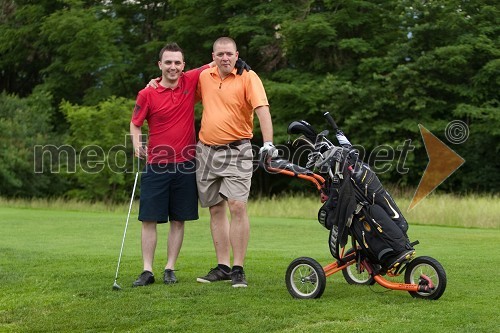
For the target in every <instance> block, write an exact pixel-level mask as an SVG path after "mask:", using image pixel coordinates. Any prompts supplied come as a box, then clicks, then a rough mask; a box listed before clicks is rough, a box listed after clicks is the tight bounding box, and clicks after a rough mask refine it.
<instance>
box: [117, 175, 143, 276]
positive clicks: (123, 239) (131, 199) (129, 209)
mask: <svg viewBox="0 0 500 333" xmlns="http://www.w3.org/2000/svg"><path fill="white" fill-rule="evenodd" d="M138 177H139V169H138V170H137V172H136V173H135V180H134V188H133V189H132V196H131V197H130V205H129V206H128V214H127V222H126V223H125V230H124V231H123V238H122V246H121V248H120V256H119V257H118V264H117V266H116V274H115V283H116V280H117V279H118V270H119V269H120V262H121V260H122V253H123V244H124V243H125V236H126V235H127V227H128V221H129V219H130V211H131V210H132V203H133V202H134V196H135V188H136V186H137V178H138Z"/></svg>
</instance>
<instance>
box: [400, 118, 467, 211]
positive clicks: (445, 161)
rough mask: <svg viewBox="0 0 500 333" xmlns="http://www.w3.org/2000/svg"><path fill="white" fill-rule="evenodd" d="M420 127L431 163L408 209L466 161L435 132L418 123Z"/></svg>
mask: <svg viewBox="0 0 500 333" xmlns="http://www.w3.org/2000/svg"><path fill="white" fill-rule="evenodd" d="M418 127H419V128H420V134H421V135H422V139H423V140H424V145H425V150H426V151H427V156H428V157H429V163H428V164H427V167H426V168H425V171H424V175H423V176H422V179H420V183H419V184H418V187H417V190H416V191H415V195H414V196H413V199H412V200H411V203H410V207H409V208H408V211H410V210H412V209H413V208H414V207H415V206H416V205H417V204H418V203H419V202H420V201H422V200H423V199H424V198H425V197H426V196H428V195H429V194H430V193H431V192H432V191H434V189H436V187H438V186H439V185H440V184H441V183H442V182H444V181H445V179H446V178H448V177H449V176H451V174H452V173H454V172H455V170H457V169H458V168H460V166H461V165H462V164H464V162H465V160H464V159H463V158H462V157H461V156H460V155H458V154H457V153H455V152H454V151H453V150H452V149H450V148H449V147H448V146H447V145H445V144H444V143H443V142H442V141H441V140H439V139H438V138H437V137H435V136H434V134H432V133H431V132H430V131H429V130H428V129H426V128H425V127H424V126H422V125H421V124H418Z"/></svg>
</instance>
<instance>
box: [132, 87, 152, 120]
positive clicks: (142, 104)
mask: <svg viewBox="0 0 500 333" xmlns="http://www.w3.org/2000/svg"><path fill="white" fill-rule="evenodd" d="M146 89H153V88H146ZM148 110H149V102H148V98H147V93H146V91H145V89H143V90H141V91H139V93H138V94H137V99H136V100H135V106H134V113H133V114H132V120H131V121H132V123H133V124H134V125H136V126H142V124H144V120H145V119H146V117H147V115H148Z"/></svg>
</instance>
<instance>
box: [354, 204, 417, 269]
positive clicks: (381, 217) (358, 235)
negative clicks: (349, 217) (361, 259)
mask: <svg viewBox="0 0 500 333" xmlns="http://www.w3.org/2000/svg"><path fill="white" fill-rule="evenodd" d="M351 235H352V236H353V237H354V238H355V239H356V241H357V243H358V244H359V245H360V246H361V248H362V249H363V252H364V254H365V255H366V256H367V257H368V259H369V260H370V261H371V262H372V263H374V264H379V265H381V266H382V267H384V268H390V267H392V266H394V264H395V263H396V262H398V260H399V259H400V258H401V256H405V254H407V253H409V252H410V253H411V252H412V250H413V248H412V247H411V245H410V242H409V240H408V238H407V237H406V235H405V233H403V231H402V230H401V229H400V228H399V227H398V226H397V225H396V224H395V223H394V222H393V221H392V219H391V217H390V216H389V215H388V214H387V213H386V212H385V210H384V209H383V208H382V207H380V206H379V205H370V206H365V207H363V208H362V209H361V211H360V212H359V213H358V214H356V215H355V216H354V218H353V222H352V224H351Z"/></svg>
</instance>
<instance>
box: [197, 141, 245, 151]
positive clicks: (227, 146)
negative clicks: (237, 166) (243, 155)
mask: <svg viewBox="0 0 500 333" xmlns="http://www.w3.org/2000/svg"><path fill="white" fill-rule="evenodd" d="M200 142H201V141H200ZM245 143H250V140H249V139H241V140H236V141H233V142H230V143H226V144H225V145H213V146H211V145H207V144H205V143H203V142H202V144H203V145H204V146H206V147H210V148H211V149H214V150H225V149H231V148H236V147H238V146H241V145H242V144H245Z"/></svg>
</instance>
